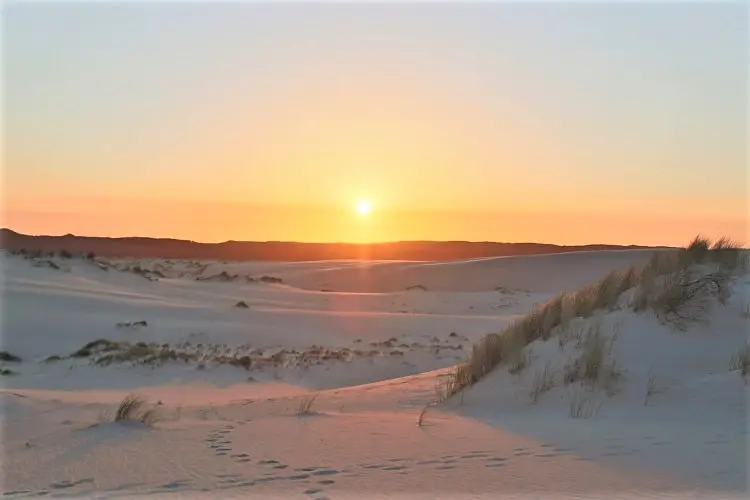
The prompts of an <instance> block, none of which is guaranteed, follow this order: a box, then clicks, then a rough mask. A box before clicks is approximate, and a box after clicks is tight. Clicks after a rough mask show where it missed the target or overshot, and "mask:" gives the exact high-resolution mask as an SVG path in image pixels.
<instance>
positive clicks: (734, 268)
mask: <svg viewBox="0 0 750 500" xmlns="http://www.w3.org/2000/svg"><path fill="white" fill-rule="evenodd" d="M700 266H703V267H702V268H701V269H696V268H697V267H700ZM747 267H748V253H747V250H745V249H743V248H742V247H741V245H739V244H738V243H736V242H734V241H732V240H730V239H729V238H720V239H719V240H717V241H715V242H714V243H713V244H712V243H711V241H710V240H708V239H707V238H704V237H702V236H700V235H699V236H696V237H695V238H694V239H693V240H692V241H691V242H690V243H689V244H688V245H687V246H686V247H685V248H681V249H675V250H663V251H658V252H655V253H654V254H653V256H652V258H651V259H650V260H649V262H648V263H647V264H646V265H645V266H643V267H642V268H640V269H636V268H635V267H631V268H630V269H627V270H624V271H622V270H620V271H613V272H611V273H609V274H607V275H606V276H604V277H603V278H602V279H601V280H599V281H597V282H595V283H592V284H590V285H588V286H586V287H583V288H582V289H580V290H577V291H574V292H568V293H562V294H559V295H557V296H555V297H553V298H552V299H550V300H549V301H547V302H546V303H543V304H540V305H538V306H537V307H535V308H534V309H533V310H532V311H531V312H530V313H528V314H527V315H526V316H524V317H523V318H521V319H519V320H516V321H514V322H513V323H511V324H510V325H508V326H507V327H506V328H505V329H504V330H503V331H501V332H499V333H490V334H488V335H486V336H485V337H483V338H482V339H480V340H479V341H478V342H477V343H476V344H475V345H474V346H473V348H472V351H471V353H470V355H469V357H468V359H467V360H466V361H465V362H463V363H461V364H459V365H458V366H456V368H455V369H454V372H453V374H452V378H451V380H449V381H448V382H447V383H446V386H445V391H446V393H445V398H449V397H451V396H452V395H454V394H456V393H458V392H460V391H461V390H463V389H465V388H467V387H470V386H471V385H473V384H475V383H476V382H477V381H479V380H480V379H481V378H482V377H484V376H485V375H487V374H488V373H490V372H491V371H492V370H494V369H495V368H496V367H497V366H498V365H500V364H503V363H504V364H506V365H508V367H509V370H510V371H513V372H518V371H520V370H522V369H523V368H524V367H525V366H526V364H527V360H526V358H524V357H523V356H524V355H525V354H524V348H525V346H527V345H528V344H530V343H532V342H534V341H536V340H548V339H549V338H551V337H552V336H554V335H561V334H562V335H563V336H564V338H561V339H560V347H561V348H563V347H564V344H565V342H567V341H568V340H569V336H570V334H571V332H570V330H569V327H570V323H571V321H572V320H573V319H574V318H590V317H592V316H594V314H595V313H596V312H597V311H611V310H615V309H617V308H618V307H631V308H632V309H633V310H635V311H636V312H641V311H647V310H651V311H653V312H655V313H656V315H657V317H659V318H660V319H661V320H662V321H663V322H665V323H668V324H671V325H672V326H674V327H675V328H676V329H679V330H684V329H686V328H687V327H688V326H689V325H690V324H691V323H693V322H695V321H699V320H700V318H701V316H702V314H703V313H704V312H705V311H706V308H707V307H708V305H709V303H710V300H711V299H718V300H719V301H720V302H724V301H725V300H726V299H727V298H728V295H729V285H730V281H731V278H732V277H733V276H734V275H736V274H737V272H738V271H744V270H747ZM629 290H634V293H633V294H632V296H631V297H629V300H627V301H624V300H623V294H624V293H625V292H627V291H629ZM580 333H582V332H579V334H580ZM587 335H593V334H592V333H591V332H588V334H587ZM578 338H579V339H581V338H582V337H581V335H578ZM602 339H603V338H602V337H601V336H600V335H599V334H596V335H595V336H590V337H587V338H586V339H584V353H583V355H582V357H581V358H580V359H579V360H576V361H575V362H574V363H578V365H574V366H571V367H569V369H568V370H566V375H565V377H566V379H568V378H570V377H579V376H580V377H582V378H583V379H585V380H589V381H593V382H596V381H597V380H599V378H600V376H601V374H602V367H603V357H604V354H605V348H606V343H605V342H603V340H602ZM610 350H611V345H610ZM581 370H582V373H580V372H581ZM607 374H608V375H611V377H609V381H610V382H611V381H612V380H614V379H615V378H616V377H617V370H616V369H615V368H614V365H613V366H612V367H611V370H609V371H608V372H607ZM575 413H578V412H575Z"/></svg>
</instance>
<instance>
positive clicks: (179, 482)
mask: <svg viewBox="0 0 750 500" xmlns="http://www.w3.org/2000/svg"><path fill="white" fill-rule="evenodd" d="M189 483H190V480H189V479H178V480H177V481H172V482H171V483H166V484H162V485H161V486H159V488H160V489H162V490H176V489H177V488H179V487H180V486H186V485H187V484H189Z"/></svg>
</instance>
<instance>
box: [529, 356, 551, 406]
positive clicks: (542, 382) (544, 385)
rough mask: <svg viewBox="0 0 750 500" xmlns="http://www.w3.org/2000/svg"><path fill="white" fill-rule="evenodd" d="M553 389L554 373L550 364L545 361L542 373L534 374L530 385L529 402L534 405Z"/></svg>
mask: <svg viewBox="0 0 750 500" xmlns="http://www.w3.org/2000/svg"><path fill="white" fill-rule="evenodd" d="M553 387H555V372H554V371H553V370H552V364H551V363H550V362H549V361H547V363H546V364H545V365H544V370H543V371H541V372H536V373H534V379H533V381H532V383H531V402H532V403H536V402H537V401H538V400H539V397H540V396H541V395H542V394H544V393H545V392H547V391H549V390H550V389H552V388H553Z"/></svg>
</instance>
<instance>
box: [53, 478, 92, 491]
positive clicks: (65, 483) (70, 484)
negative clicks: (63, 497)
mask: <svg viewBox="0 0 750 500" xmlns="http://www.w3.org/2000/svg"><path fill="white" fill-rule="evenodd" d="M93 482H94V480H93V479H92V478H89V479H81V480H79V481H60V482H59V483H52V484H50V485H49V487H50V488H52V489H53V490H62V489H66V488H73V487H74V486H78V485H79V484H87V483H93Z"/></svg>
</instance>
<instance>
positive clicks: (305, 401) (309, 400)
mask: <svg viewBox="0 0 750 500" xmlns="http://www.w3.org/2000/svg"><path fill="white" fill-rule="evenodd" d="M317 398H318V395H317V394H312V395H310V396H305V397H304V398H302V400H301V401H300V403H299V408H297V415H299V416H304V415H312V411H311V408H312V405H313V403H314V402H315V400H316V399H317Z"/></svg>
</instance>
